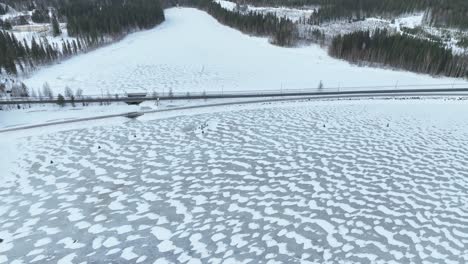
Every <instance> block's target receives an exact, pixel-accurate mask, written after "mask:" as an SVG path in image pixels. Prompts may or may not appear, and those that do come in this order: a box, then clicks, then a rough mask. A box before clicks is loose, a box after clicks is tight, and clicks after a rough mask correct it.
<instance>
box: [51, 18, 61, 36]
mask: <svg viewBox="0 0 468 264" xmlns="http://www.w3.org/2000/svg"><path fill="white" fill-rule="evenodd" d="M52 33H53V34H54V37H57V36H60V34H62V31H61V30H60V24H59V22H58V20H57V16H56V15H53V16H52Z"/></svg>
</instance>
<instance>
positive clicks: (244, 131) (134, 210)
mask: <svg viewBox="0 0 468 264" xmlns="http://www.w3.org/2000/svg"><path fill="white" fill-rule="evenodd" d="M232 110H236V111H232ZM467 111H468V104H467V101H443V100H435V101H431V100H428V101H425V100H422V101H418V100H409V101H399V100H397V101H391V100H390V101H381V100H376V101H360V100H359V101H348V102H316V101H314V102H313V103H310V102H309V103H276V104H267V105H252V106H250V107H240V108H239V107H238V106H232V107H228V108H227V107H222V108H212V109H205V110H203V111H201V112H199V111H196V110H193V109H192V110H188V111H182V112H173V113H167V114H163V113H158V114H155V115H153V116H143V117H144V118H143V120H140V121H131V122H124V120H122V119H115V120H113V121H112V122H108V121H107V122H106V124H105V125H100V126H93V125H92V124H82V125H79V127H78V128H76V129H71V130H65V131H56V130H55V129H59V130H60V127H56V128H50V129H52V130H47V129H40V130H39V131H37V130H36V131H34V130H33V131H32V133H28V131H25V132H24V134H23V136H24V137H21V138H16V136H17V135H16V136H15V135H14V134H3V135H2V137H0V139H3V140H4V141H2V142H0V144H1V149H2V150H8V151H10V150H11V152H9V153H11V154H12V155H8V156H7V157H5V155H2V157H1V158H11V159H12V161H11V163H7V164H6V165H5V164H1V163H0V165H2V171H3V176H2V177H1V178H0V183H1V184H0V201H2V203H1V204H0V223H2V228H1V229H0V238H1V239H2V241H3V242H2V243H0V252H1V254H0V262H1V263H82V262H83V261H87V262H88V263H103V262H106V263H130V262H131V263H135V262H136V263H350V262H351V263H467V262H468V255H467V251H466V249H467V248H466V245H467V244H468V239H467V238H468V229H467V227H468V207H467V204H468V195H467V194H468V178H467V174H466V172H467V171H468V164H467V162H466V157H467V156H468V144H466V143H467V142H466V139H467V138H468V122H467V119H466V117H465V116H463V115H460V113H466V112H467ZM67 129H70V128H67ZM53 131H55V132H53ZM15 138H16V139H15ZM16 144H18V145H16ZM8 146H10V147H8ZM15 157H16V158H15ZM7 168H11V169H13V171H14V173H11V174H10V173H5V171H7ZM15 261H16V262H15Z"/></svg>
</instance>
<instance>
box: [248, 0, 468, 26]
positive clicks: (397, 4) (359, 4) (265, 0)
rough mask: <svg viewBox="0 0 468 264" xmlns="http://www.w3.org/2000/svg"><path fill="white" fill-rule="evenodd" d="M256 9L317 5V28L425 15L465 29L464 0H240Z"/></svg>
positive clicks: (466, 4)
mask: <svg viewBox="0 0 468 264" xmlns="http://www.w3.org/2000/svg"><path fill="white" fill-rule="evenodd" d="M243 2H245V3H246V4H251V5H255V6H297V7H303V6H319V7H318V8H317V12H316V13H315V14H313V15H311V17H310V18H309V20H308V21H309V23H310V24H314V25H318V24H321V23H324V22H329V21H335V20H343V19H345V20H350V21H352V20H362V19H365V18H366V17H370V16H387V17H390V16H398V15H402V14H406V13H411V12H417V11H418V12H425V19H424V21H425V22H426V23H427V24H430V25H433V26H438V27H454V28H460V29H467V28H468V1H466V0H410V1H408V0H243Z"/></svg>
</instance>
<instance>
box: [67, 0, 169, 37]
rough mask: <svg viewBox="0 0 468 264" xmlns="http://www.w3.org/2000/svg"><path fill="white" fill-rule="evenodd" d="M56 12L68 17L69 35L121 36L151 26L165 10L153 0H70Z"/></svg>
mask: <svg viewBox="0 0 468 264" xmlns="http://www.w3.org/2000/svg"><path fill="white" fill-rule="evenodd" d="M59 13H60V14H61V15H62V16H65V17H66V18H67V22H68V23H67V29H68V33H69V35H70V36H80V37H90V38H91V39H92V40H93V41H98V39H99V38H100V37H102V36H121V35H122V34H126V33H128V32H131V31H134V30H139V29H148V28H152V27H154V26H156V25H158V24H160V23H161V22H163V21H164V12H163V9H162V7H161V4H160V2H159V1H156V0H132V1H126V0H113V1H104V0H102V1H96V0H71V1H69V2H68V3H65V4H61V6H60V8H59Z"/></svg>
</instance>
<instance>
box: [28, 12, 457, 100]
mask: <svg viewBox="0 0 468 264" xmlns="http://www.w3.org/2000/svg"><path fill="white" fill-rule="evenodd" d="M165 14H166V21H165V22H164V23H163V24H161V25H160V26H158V27H156V28H154V29H152V30H147V31H143V32H138V33H134V34H131V35H129V36H128V37H126V38H125V39H123V40H122V41H120V42H118V43H115V44H113V45H109V46H107V47H103V48H100V49H98V50H95V51H92V52H89V53H87V54H83V55H79V56H76V57H73V58H71V59H69V60H66V61H64V62H62V63H60V64H56V65H52V66H50V67H45V68H43V69H40V70H39V71H38V72H36V73H35V74H33V75H32V76H31V77H30V78H28V79H26V80H25V83H26V84H27V85H28V86H29V87H32V88H35V89H37V88H41V87H42V85H43V84H44V83H45V82H48V83H49V84H50V86H51V88H52V89H53V90H54V91H55V92H56V93H58V92H62V93H63V90H64V88H65V87H66V86H69V87H70V88H72V89H74V90H76V89H78V88H81V89H83V91H84V93H85V94H88V95H101V94H102V93H104V94H105V93H107V91H109V92H110V93H111V94H114V93H123V92H132V91H142V90H143V91H148V92H153V91H156V92H158V93H160V94H161V93H165V94H167V93H168V92H169V89H172V90H173V91H174V92H182V93H185V92H202V91H217V92H221V91H248V90H250V91H253V90H280V89H304V88H311V89H316V88H317V86H318V84H319V82H320V81H323V83H324V85H325V88H327V87H354V86H381V85H387V86H388V85H389V86H392V87H393V86H394V85H395V84H396V83H397V82H398V84H399V85H411V84H440V83H444V84H446V83H449V84H451V83H453V82H464V81H463V80H453V79H449V78H432V77H430V76H428V75H420V74H414V73H409V72H403V71H394V70H386V69H377V68H368V67H357V66H353V65H350V64H349V63H347V62H345V61H342V60H337V59H332V58H331V57H329V56H328V55H327V52H326V50H325V49H322V48H320V47H319V46H317V45H312V46H307V47H299V48H282V47H277V46H274V45H271V44H270V43H269V42H268V40H267V39H266V38H258V37H252V36H248V35H245V34H242V33H241V32H239V31H237V30H235V29H232V28H229V27H227V26H224V25H221V24H220V23H218V22H217V21H216V20H215V19H214V18H212V17H211V16H210V15H208V14H207V13H205V12H202V11H199V10H196V9H192V8H171V9H167V10H166V11H165Z"/></svg>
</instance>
